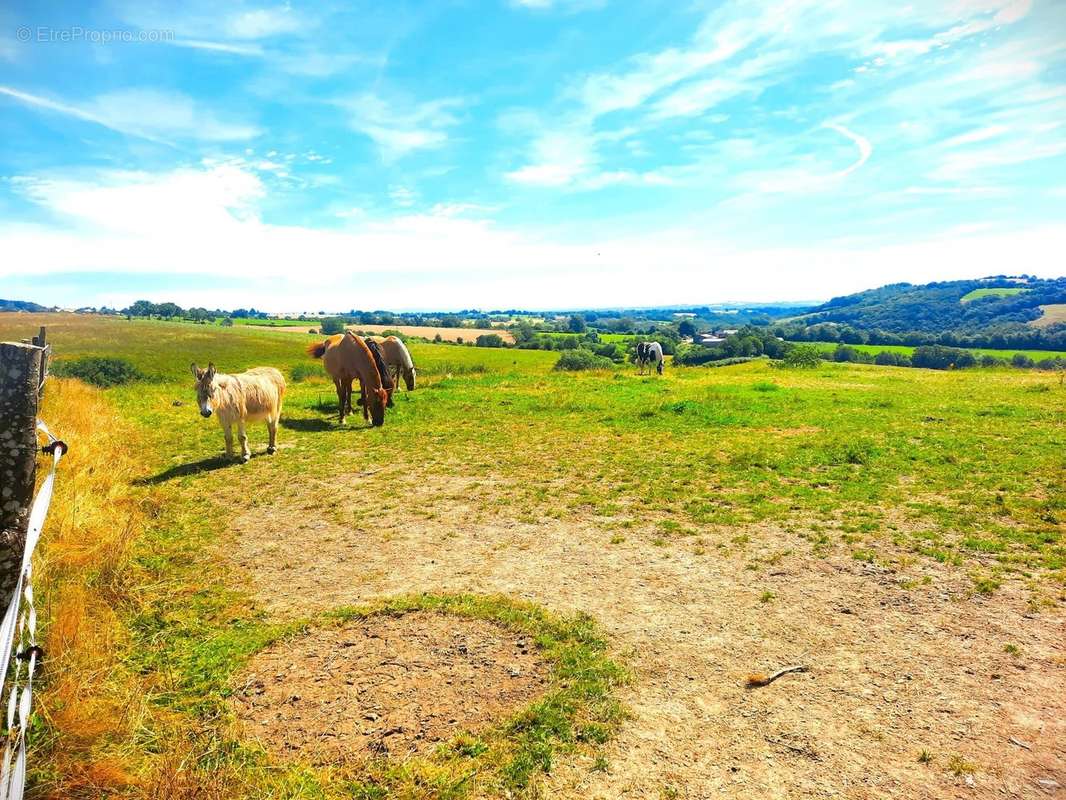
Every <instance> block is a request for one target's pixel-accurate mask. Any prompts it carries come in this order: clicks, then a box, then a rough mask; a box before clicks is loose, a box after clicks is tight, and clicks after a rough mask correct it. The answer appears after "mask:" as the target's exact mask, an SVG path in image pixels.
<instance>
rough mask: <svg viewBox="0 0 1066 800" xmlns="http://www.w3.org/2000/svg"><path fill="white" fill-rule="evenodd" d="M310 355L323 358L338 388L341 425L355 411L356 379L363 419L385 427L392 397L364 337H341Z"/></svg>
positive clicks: (316, 347)
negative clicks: (390, 397) (388, 406)
mask: <svg viewBox="0 0 1066 800" xmlns="http://www.w3.org/2000/svg"><path fill="white" fill-rule="evenodd" d="M307 354H308V355H309V356H311V357H312V358H321V359H322V363H323V365H324V366H325V368H326V372H328V373H329V375H330V377H331V378H333V385H334V386H336V387H337V403H338V404H339V406H340V423H341V425H343V424H344V418H345V416H346V415H347V414H348V413H350V412H351V410H352V382H353V381H355V380H356V379H358V380H359V393H360V399H361V400H362V406H363V419H368V418H372V420H373V424H374V425H375V426H377V425H384V424H385V405H386V403H388V401H389V393H388V391H387V390H386V389H385V386H384V381H383V380H382V377H381V371H380V369H379V368H378V365H377V363H376V362H375V360H374V355H373V353H371V352H370V348H369V347H367V346H366V342H365V341H364V340H363V337H361V336H356V335H355V334H354V333H352V332H351V331H347V332H345V333H338V334H336V335H334V336H330V337H329V338H328V339H326V340H325V341H322V342H317V343H316V344H313V345H311V346H310V347H308V348H307ZM368 399H369V403H368V402H367V401H368ZM368 408H369V411H368Z"/></svg>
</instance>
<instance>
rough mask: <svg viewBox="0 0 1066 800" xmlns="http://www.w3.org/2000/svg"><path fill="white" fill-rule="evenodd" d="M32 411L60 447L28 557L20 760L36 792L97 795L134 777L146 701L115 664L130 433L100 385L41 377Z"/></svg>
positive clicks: (141, 503) (127, 522) (137, 520)
mask: <svg viewBox="0 0 1066 800" xmlns="http://www.w3.org/2000/svg"><path fill="white" fill-rule="evenodd" d="M41 414H42V417H43V418H44V419H45V420H46V421H47V422H48V424H49V427H51V428H52V430H53V432H55V434H56V435H57V436H59V437H61V438H62V439H63V440H64V441H66V442H67V443H68V445H69V446H70V451H69V453H68V454H67V455H66V456H65V457H64V459H63V461H62V463H61V464H60V468H59V477H58V479H57V481H56V489H55V496H54V498H53V502H52V506H51V510H50V514H49V517H48V520H47V522H46V526H45V530H44V539H43V541H42V544H41V547H40V549H39V550H38V553H37V557H36V564H35V583H36V587H37V591H38V596H39V597H40V598H41V602H40V605H41V609H40V610H41V612H42V613H41V626H42V629H43V641H42V644H43V647H44V650H45V661H44V664H43V670H42V676H41V682H40V691H39V693H38V694H37V697H36V712H37V713H38V714H39V715H40V717H41V719H42V720H43V722H44V725H43V732H42V735H39V736H37V737H36V738H34V739H33V741H32V743H31V744H32V746H33V749H34V752H33V753H31V755H30V764H31V766H32V765H40V764H45V763H48V764H49V767H50V769H49V771H48V774H47V775H37V776H35V778H36V788H37V791H38V792H39V794H40V795H42V796H45V797H57V798H58V797H99V796H100V795H101V794H102V793H106V792H108V791H113V790H116V789H120V788H122V787H125V786H128V785H130V784H132V783H133V782H134V781H135V778H134V775H135V773H136V771H137V765H136V763H133V761H132V759H133V758H134V757H133V756H132V753H133V752H134V751H133V748H130V747H128V745H129V743H130V742H131V740H132V738H133V736H134V735H135V732H136V730H137V729H138V728H139V727H140V726H141V725H142V724H143V721H144V718H145V716H146V714H147V709H146V706H145V703H144V701H143V694H142V693H141V692H140V691H139V690H138V685H137V681H136V679H135V677H134V676H131V675H129V674H128V672H127V671H126V670H125V668H124V666H123V663H122V660H121V655H122V652H123V650H124V645H125V642H124V641H123V637H124V633H123V630H124V629H123V626H122V625H121V624H120V622H119V619H118V616H117V613H116V612H117V609H118V608H120V607H121V606H122V605H123V604H124V603H126V602H127V600H128V596H127V595H128V592H129V590H130V587H131V581H130V580H129V577H128V570H129V566H130V564H129V553H130V546H131V543H132V540H133V537H134V536H135V535H136V533H137V531H138V530H139V529H140V526H141V523H142V520H143V518H144V515H145V512H146V503H147V502H148V501H147V499H146V498H145V496H144V495H143V494H141V495H137V494H136V493H134V491H133V490H132V487H131V483H130V477H131V473H132V471H133V469H134V468H135V465H136V464H137V452H136V449H135V446H134V444H135V439H134V437H133V436H132V432H131V430H130V429H129V428H128V426H127V425H125V424H124V423H122V422H121V420H120V419H119V418H118V417H117V416H116V414H115V412H114V410H113V409H112V408H111V406H110V404H109V403H108V402H107V401H106V400H105V399H104V396H103V394H102V393H101V392H99V391H97V390H94V389H92V388H90V387H88V386H85V385H84V384H81V383H79V382H77V381H64V380H53V381H49V383H48V384H47V387H46V390H45V396H44V404H43V408H42V412H41Z"/></svg>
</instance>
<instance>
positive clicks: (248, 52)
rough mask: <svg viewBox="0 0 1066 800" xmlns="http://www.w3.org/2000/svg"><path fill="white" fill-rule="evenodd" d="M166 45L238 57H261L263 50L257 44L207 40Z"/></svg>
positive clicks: (173, 40) (189, 40)
mask: <svg viewBox="0 0 1066 800" xmlns="http://www.w3.org/2000/svg"><path fill="white" fill-rule="evenodd" d="M167 43H168V44H172V45H174V46H176V47H187V48H190V49H193V50H210V51H212V52H216V53H229V54H230V55H238V56H256V57H259V56H262V55H263V48H262V47H260V46H259V45H257V44H234V43H231V42H213V41H210V40H208V39H177V38H175V39H168V40H167Z"/></svg>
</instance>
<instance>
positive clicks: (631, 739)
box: [227, 476, 1066, 798]
mask: <svg viewBox="0 0 1066 800" xmlns="http://www.w3.org/2000/svg"><path fill="white" fill-rule="evenodd" d="M307 480H309V481H310V480H312V479H311V478H308V479H307ZM336 488H337V491H338V492H339V494H338V495H337V496H336V501H337V502H336V504H335V505H334V508H333V509H332V510H331V513H330V514H327V513H324V512H323V513H317V512H316V511H315V510H314V509H309V508H306V507H303V506H301V507H299V508H296V507H290V506H287V505H286V502H287V501H281V500H278V501H275V502H274V503H273V504H272V503H271V501H269V500H266V501H261V502H260V503H259V505H258V506H257V507H256V508H255V509H254V511H253V510H251V509H250V510H249V511H248V512H247V513H245V514H244V515H243V516H241V517H239V518H238V521H237V524H236V526H235V532H234V534H233V537H234V539H233V542H232V543H231V546H230V547H228V548H227V551H228V553H229V555H228V557H229V558H231V559H232V560H233V561H234V562H235V563H236V564H237V565H239V566H240V567H241V568H243V571H244V572H245V574H247V575H249V576H250V578H249V580H250V581H251V583H252V586H251V589H252V591H253V592H254V593H255V594H256V596H257V598H258V599H259V601H260V602H261V603H262V604H263V605H264V606H265V608H266V609H267V610H268V612H270V613H271V614H272V615H276V616H277V617H279V618H294V617H297V616H299V615H302V614H305V613H306V612H307V611H308V610H314V609H322V610H325V609H331V608H335V607H337V606H339V605H343V604H348V603H358V602H361V601H367V600H372V599H375V598H377V597H380V596H382V595H395V594H404V593H409V592H420V591H433V592H440V591H454V592H486V593H491V592H501V593H506V594H508V595H512V596H515V597H520V598H525V599H528V600H532V601H535V602H538V603H542V604H544V605H545V606H547V607H549V608H551V609H555V610H559V611H576V610H582V611H586V612H588V613H590V614H592V615H594V616H595V617H596V618H597V619H598V620H599V621H600V622H601V624H602V625H603V626H604V627H605V629H606V630H607V632H608V634H609V635H610V636H611V637H612V639H613V642H614V643H615V645H616V646H617V648H618V650H619V652H620V654H621V655H622V656H623V657H626V658H628V659H629V663H630V664H631V666H632V668H633V670H634V680H633V682H632V684H631V686H630V687H628V688H627V689H626V690H625V695H624V697H623V699H624V701H625V702H626V703H627V705H628V707H629V709H630V711H631V714H632V717H631V719H629V720H628V721H627V722H626V723H625V724H624V726H623V729H622V731H621V733H620V734H619V736H618V737H617V738H616V739H615V740H613V741H612V743H610V744H609V745H608V748H607V753H606V755H607V759H608V764H609V766H608V769H607V770H606V771H600V770H593V769H591V767H592V765H591V763H583V762H581V761H578V762H574V763H570V764H564V765H559V768H557V769H556V770H555V771H554V772H553V774H552V775H551V776H550V778H548V780H547V782H546V785H545V787H544V788H545V791H546V794H547V795H548V796H555V797H571V798H578V797H581V798H584V797H595V798H662V797H684V798H710V797H737V798H776V797H833V796H838V797H852V798H865V797H879V798H880V797H900V798H949V797H950V798H954V797H975V798H977V797H989V798H991V797H996V798H1000V797H1051V796H1062V795H1063V792H1066V788H1064V787H1066V626H1064V620H1063V617H1062V614H1061V612H1060V611H1043V612H1041V613H1039V614H1033V613H1030V611H1029V610H1028V609H1027V606H1026V598H1025V596H1023V593H1022V592H1021V591H1020V590H1018V589H1013V588H1011V587H1010V586H1005V587H1004V588H1003V589H1001V590H1000V591H999V592H998V593H996V594H994V595H992V596H991V597H986V596H982V595H975V594H973V588H972V583H971V582H970V580H969V579H968V578H967V576H965V575H963V574H955V573H953V572H952V571H951V569H950V568H946V567H942V566H940V565H938V564H936V563H935V562H931V561H930V562H928V563H922V564H920V565H918V566H917V567H916V574H918V575H920V574H921V573H923V572H924V573H926V574H929V575H931V576H933V577H934V578H935V580H934V581H933V582H931V583H929V584H923V583H921V581H920V580H919V581H916V582H915V583H916V584H917V585H914V583H906V582H903V581H901V580H900V578H899V576H897V575H895V574H894V573H892V572H891V571H888V570H886V569H885V568H883V567H877V566H873V565H870V564H865V563H863V562H860V561H856V560H853V559H848V558H845V557H843V556H831V557H828V558H817V557H815V556H813V555H810V554H809V553H810V549H809V547H806V546H804V544H805V543H798V546H796V547H795V548H794V550H793V551H792V552H791V554H789V555H786V556H784V557H780V558H777V559H774V560H773V563H772V566H768V567H767V566H764V567H763V569H761V570H760V571H753V570H752V569H751V568H750V566H751V564H752V561H753V558H752V557H753V556H754V560H756V561H757V560H758V557H759V554H758V553H754V554H753V553H751V552H748V553H747V554H745V555H743V556H739V555H738V554H736V553H735V552H734V553H733V554H732V555H727V556H723V555H719V553H718V552H717V551H716V550H715V549H713V548H711V549H710V550H709V551H708V552H707V553H704V554H699V553H698V551H697V552H693V551H692V550H691V549H682V548H680V547H678V548H674V547H672V546H669V545H668V546H665V547H655V546H652V545H650V544H649V543H648V538H647V537H645V536H640V535H632V536H629V537H628V538H627V539H626V540H625V541H620V542H616V543H614V544H607V543H606V542H607V536H606V535H605V534H604V532H603V531H602V530H600V529H598V528H597V526H596V525H597V523H596V522H595V521H594V520H591V519H589V520H586V519H580V518H568V519H564V520H559V521H548V522H545V523H538V524H528V523H523V522H520V521H518V520H516V519H513V518H509V517H508V516H507V513H506V512H500V513H499V514H497V515H495V516H488V517H487V516H486V515H485V512H484V510H483V509H484V507H485V506H484V504H483V502H482V500H483V498H479V497H477V496H476V493H475V496H471V497H470V498H469V500H464V499H463V493H462V492H461V491H457V487H456V483H455V479H450V480H449V481H448V482H447V485H444V484H443V482H442V485H439V486H434V485H433V484H432V483H427V482H425V481H422V482H420V483H419V484H418V485H417V486H414V485H412V486H410V487H407V489H406V491H408V492H416V493H418V495H419V496H417V497H414V496H411V498H410V499H411V503H410V505H411V507H418V506H425V505H426V504H429V505H432V507H434V508H435V509H436V510H437V511H438V512H439V513H437V514H436V515H435V518H434V519H426V518H425V516H424V515H419V514H415V513H406V512H405V511H404V509H403V507H402V506H401V507H400V508H399V509H397V510H394V511H391V512H390V513H389V515H388V516H387V517H384V518H382V519H381V520H379V521H378V522H377V523H376V524H375V527H374V528H373V529H359V528H354V529H353V528H350V527H345V526H342V525H339V524H338V523H337V522H336V521H335V520H336V518H337V517H336V514H337V512H338V510H340V511H343V509H344V508H345V506H350V507H351V508H361V507H364V506H365V505H366V504H367V503H373V502H375V498H374V497H373V496H372V495H371V492H373V491H375V489H374V487H373V486H372V485H370V484H368V482H367V481H366V480H365V479H364V478H362V477H360V476H352V477H351V479H350V482H349V483H348V484H347V485H344V484H342V485H340V486H337V487H336ZM290 496H291V495H290ZM751 533H752V534H753V535H752V540H753V541H754V542H770V543H772V544H773V550H774V552H777V551H780V550H782V549H785V550H787V549H788V548H790V547H792V546H793V545H794V544H796V542H795V541H794V540H793V539H792V538H791V536H790V535H789V534H786V533H783V532H778V531H775V530H758V531H754V530H753V531H751ZM292 541H299V542H300V543H301V546H300V547H298V548H292V547H291V546H288V544H287V543H291V542H292ZM763 555H764V556H765V555H767V553H763ZM914 574H915V573H912V576H911V577H914ZM934 587H935V588H934ZM1007 645H1011V648H1008V650H1005V649H1004V648H1005V646H1007ZM1015 648H1016V651H1015ZM798 662H800V663H804V664H807V665H809V666H810V671H809V672H807V673H800V674H790V675H786V676H785V677H783V678H781V679H780V680H778V681H777V682H775V683H773V684H772V685H770V686H768V687H765V688H760V689H747V688H745V686H744V683H745V677H746V675H747V674H748V673H749V672H753V671H761V672H771V671H773V670H775V669H777V668H778V667H781V666H784V665H787V664H792V663H798Z"/></svg>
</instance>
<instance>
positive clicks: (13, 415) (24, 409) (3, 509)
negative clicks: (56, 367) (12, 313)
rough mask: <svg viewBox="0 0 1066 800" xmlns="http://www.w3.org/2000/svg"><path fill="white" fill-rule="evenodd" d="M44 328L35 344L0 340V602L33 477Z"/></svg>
mask: <svg viewBox="0 0 1066 800" xmlns="http://www.w3.org/2000/svg"><path fill="white" fill-rule="evenodd" d="M44 337H45V333H44V328H41V333H40V336H39V337H35V338H34V342H37V341H38V340H39V341H40V342H41V345H42V346H40V347H39V346H37V345H36V344H16V343H14V342H0V604H4V605H6V603H7V600H8V598H10V597H11V593H12V592H13V591H14V590H15V582H16V581H17V580H18V574H19V570H20V568H21V566H22V554H23V550H24V549H25V546H26V527H27V525H28V523H29V514H30V505H31V504H32V502H33V489H34V481H35V479H36V476H37V451H38V446H37V403H38V400H39V399H40V393H41V384H42V382H43V380H44V373H45V358H46V353H47V350H46V348H45V347H44V346H43V345H44Z"/></svg>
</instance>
